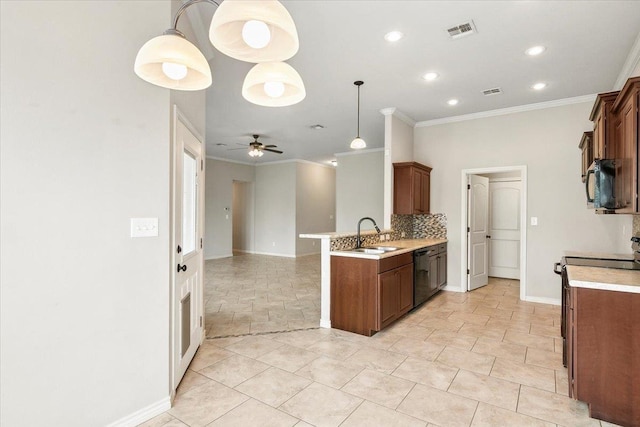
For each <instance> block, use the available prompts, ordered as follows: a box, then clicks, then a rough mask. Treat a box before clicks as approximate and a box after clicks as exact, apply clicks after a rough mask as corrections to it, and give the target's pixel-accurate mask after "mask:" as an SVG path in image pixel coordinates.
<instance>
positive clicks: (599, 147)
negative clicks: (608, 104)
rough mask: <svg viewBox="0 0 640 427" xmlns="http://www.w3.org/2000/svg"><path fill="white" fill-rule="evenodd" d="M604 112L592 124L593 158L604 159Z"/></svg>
mask: <svg viewBox="0 0 640 427" xmlns="http://www.w3.org/2000/svg"><path fill="white" fill-rule="evenodd" d="M604 131H605V125H604V112H603V111H601V112H600V114H598V116H597V117H596V120H595V121H594V122H593V157H594V158H596V159H603V158H604V138H605V133H604Z"/></svg>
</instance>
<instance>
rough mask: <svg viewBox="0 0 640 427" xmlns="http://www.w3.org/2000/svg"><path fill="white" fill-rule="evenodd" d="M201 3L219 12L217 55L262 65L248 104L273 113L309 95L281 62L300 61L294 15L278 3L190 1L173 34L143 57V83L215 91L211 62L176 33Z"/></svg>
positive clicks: (213, 30) (139, 60) (249, 87)
mask: <svg viewBox="0 0 640 427" xmlns="http://www.w3.org/2000/svg"><path fill="white" fill-rule="evenodd" d="M196 3H209V4H212V5H215V6H216V7H217V10H216V12H215V13H214V15H213V19H212V20H211V27H210V29H209V38H210V40H211V42H212V43H213V45H214V46H215V47H216V48H217V49H218V50H220V51H221V52H222V53H224V54H226V55H228V56H230V57H232V58H235V59H238V60H241V61H247V62H255V63H258V65H256V66H255V67H254V68H252V69H251V71H249V74H247V77H246V78H245V84H244V86H243V96H244V97H245V99H247V100H248V101H249V102H252V103H254V104H257V105H264V106H270V107H282V106H287V105H292V104H295V103H297V102H300V101H301V100H302V99H304V97H305V95H306V92H305V89H304V84H303V83H302V79H301V78H300V75H299V74H298V73H297V72H296V70H294V69H293V67H291V66H290V65H288V64H285V63H283V62H279V61H284V60H286V59H289V58H291V57H292V56H293V55H295V54H296V52H298V48H299V42H298V32H297V30H296V26H295V24H294V22H293V19H292V18H291V15H289V12H288V11H287V9H286V8H285V7H284V6H283V5H282V4H280V2H279V1H277V0H224V1H223V2H222V4H220V5H219V4H218V2H217V1H214V0H188V1H186V2H185V3H184V4H183V5H182V6H181V7H180V8H179V9H178V11H177V12H176V15H175V17H174V19H173V26H172V28H170V29H168V30H167V31H165V32H164V34H163V35H161V36H159V37H155V38H153V39H151V40H149V41H148V42H147V43H145V44H144V45H143V46H142V48H140V51H138V55H137V56H136V60H135V64H134V71H135V73H136V74H137V75H138V76H139V77H140V78H141V79H143V80H145V81H147V82H149V83H152V84H154V85H157V86H161V87H165V88H169V89H175V90H201V89H206V88H208V87H209V86H211V82H212V79H211V68H210V66H209V63H208V61H207V59H206V58H205V56H204V55H203V54H202V52H200V50H199V49H198V48H197V47H196V46H195V45H194V44H192V43H191V42H189V41H188V40H187V39H186V37H185V36H184V34H182V33H181V32H180V31H178V29H177V26H178V20H179V19H180V17H181V16H182V14H183V13H184V12H185V10H186V9H187V8H188V7H190V6H192V5H194V4H196ZM262 63H265V64H262ZM257 86H259V90H258V87H257Z"/></svg>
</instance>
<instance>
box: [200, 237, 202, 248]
mask: <svg viewBox="0 0 640 427" xmlns="http://www.w3.org/2000/svg"><path fill="white" fill-rule="evenodd" d="M200 249H202V237H201V238H200Z"/></svg>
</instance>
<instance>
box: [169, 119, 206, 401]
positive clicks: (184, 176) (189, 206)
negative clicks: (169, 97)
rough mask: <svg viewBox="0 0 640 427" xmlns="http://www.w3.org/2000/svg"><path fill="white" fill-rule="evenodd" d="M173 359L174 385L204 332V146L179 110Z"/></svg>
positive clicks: (174, 231)
mask: <svg viewBox="0 0 640 427" xmlns="http://www.w3.org/2000/svg"><path fill="white" fill-rule="evenodd" d="M174 131H175V132H174V134H175V138H174V151H173V153H174V154H173V160H174V165H173V209H172V211H173V238H172V243H173V245H172V246H173V248H172V253H173V256H172V261H173V268H172V271H173V273H172V278H173V280H172V298H171V300H172V342H173V343H172V360H173V373H172V374H173V375H172V377H173V378H172V379H173V380H172V386H173V389H172V390H173V391H175V389H176V388H177V387H178V384H179V383H180V380H181V379H182V377H183V376H184V374H185V372H186V370H187V367H188V366H189V363H191V360H192V359H193V356H194V355H195V353H196V350H197V349H198V346H199V345H200V343H201V341H202V338H203V336H204V334H203V318H202V316H203V311H204V300H203V289H204V280H203V271H204V265H203V263H204V260H203V252H202V243H203V242H202V235H203V224H204V221H203V220H204V162H203V158H204V156H203V154H204V153H203V146H202V143H201V142H200V140H199V139H198V138H197V137H196V136H195V135H194V133H193V132H192V131H191V130H190V129H189V127H188V122H187V121H186V119H184V118H183V117H182V116H181V115H180V114H179V112H178V111H177V109H176V110H175V115H174Z"/></svg>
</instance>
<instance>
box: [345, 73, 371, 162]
mask: <svg viewBox="0 0 640 427" xmlns="http://www.w3.org/2000/svg"><path fill="white" fill-rule="evenodd" d="M353 84H354V85H356V86H358V136H356V137H355V139H354V140H353V141H351V144H350V145H349V147H351V148H352V149H354V150H361V149H363V148H366V147H367V143H366V142H364V139H362V138H360V86H362V85H363V84H364V82H363V81H361V80H358V81H355V82H353Z"/></svg>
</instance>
